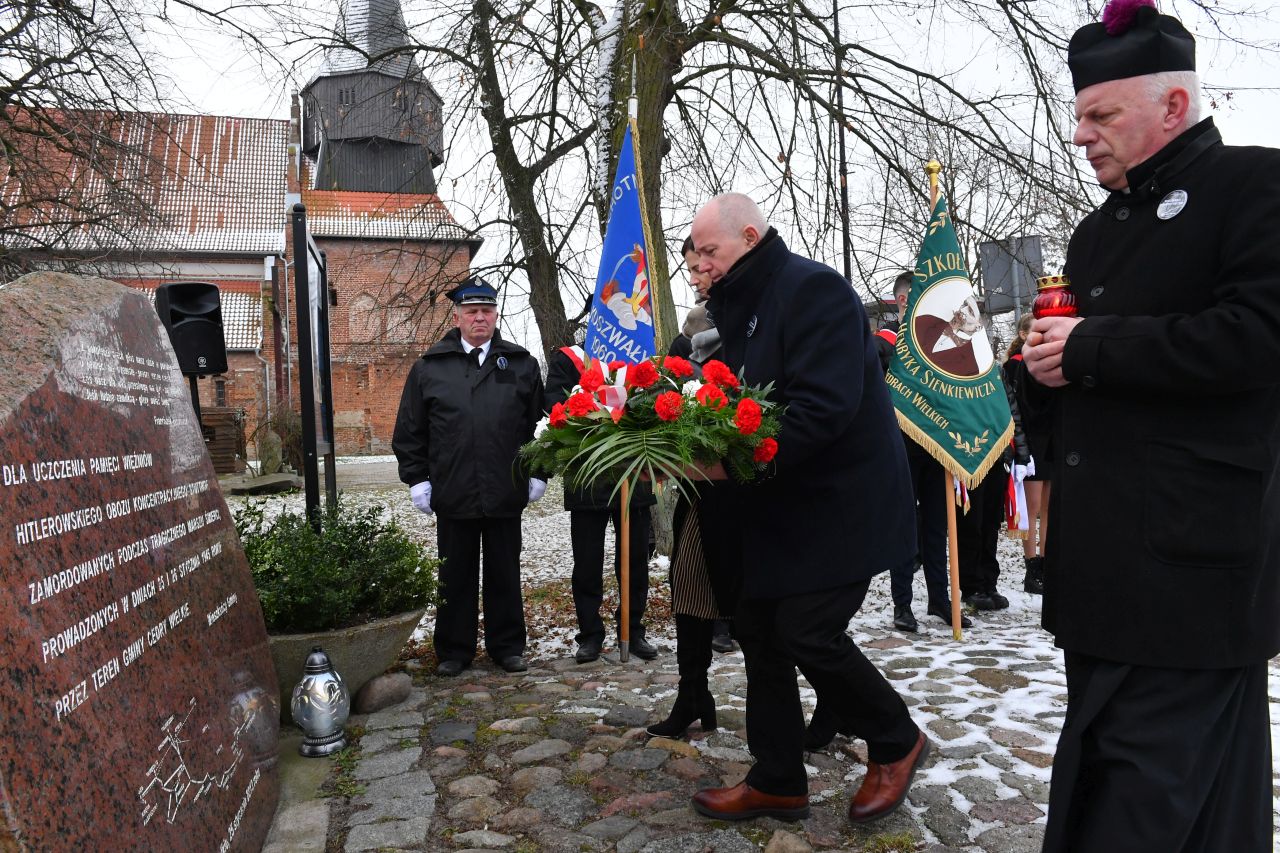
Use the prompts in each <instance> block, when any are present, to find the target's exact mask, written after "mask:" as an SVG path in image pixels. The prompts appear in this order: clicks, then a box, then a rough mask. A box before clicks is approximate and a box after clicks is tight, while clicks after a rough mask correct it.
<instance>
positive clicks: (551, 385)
mask: <svg viewBox="0 0 1280 853" xmlns="http://www.w3.org/2000/svg"><path fill="white" fill-rule="evenodd" d="M580 378H581V376H580V374H579V373H578V367H577V365H575V364H574V363H573V360H572V359H570V358H569V356H567V355H565V354H564V352H562V351H561V350H556V351H555V352H553V353H552V354H551V360H550V362H548V364H547V387H546V390H545V391H544V392H543V395H542V410H543V411H544V412H550V411H551V407H552V406H554V405H555V404H556V403H563V402H564V401H565V400H567V399H568V398H569V392H570V391H572V390H573V386H575V385H577V384H578V380H579V379H580ZM615 485H617V484H616V483H612V482H607V483H606V482H601V481H597V482H595V483H594V484H592V485H591V487H590V488H587V489H573V488H570V487H569V484H568V483H567V482H566V483H565V489H564V508H565V509H567V510H591V511H595V512H599V511H601V510H606V509H609V508H611V507H617V506H619V505H620V504H621V503H622V501H621V498H620V497H619V496H618V495H617V494H615V493H614V491H613V488H614V486H615ZM610 495H612V496H613V499H612V500H610V499H609V498H610ZM657 502H658V501H657V499H656V498H654V496H653V489H652V488H651V487H650V486H649V484H648V483H641V484H640V485H639V487H637V488H636V490H635V491H634V493H633V494H632V495H631V508H632V509H633V510H634V509H641V508H644V507H651V506H653V505H654V504H655V503H657Z"/></svg>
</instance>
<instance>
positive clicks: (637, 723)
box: [268, 463, 1280, 853]
mask: <svg viewBox="0 0 1280 853" xmlns="http://www.w3.org/2000/svg"><path fill="white" fill-rule="evenodd" d="M381 464H382V465H384V466H385V463H381ZM379 476H383V477H385V472H384V473H383V474H381V475H379ZM392 476H394V475H393V474H392ZM376 479H377V478H376V477H369V478H366V479H364V480H363V481H362V485H361V486H356V489H357V491H356V492H354V493H353V495H352V496H353V497H354V498H355V499H357V500H374V501H377V502H380V503H385V504H386V505H387V506H389V507H390V508H392V510H393V512H395V514H396V515H397V516H398V517H400V518H401V519H402V520H403V521H405V523H407V524H409V525H411V526H413V525H417V528H416V529H418V530H419V532H420V533H421V534H422V536H423V538H424V540H430V539H433V538H434V529H433V527H434V525H432V524H431V520H430V519H427V518H425V517H422V516H417V515H416V514H413V513H407V512H406V511H405V507H403V506H402V504H403V503H405V501H404V500H403V498H404V495H403V494H402V491H403V490H402V489H399V488H398V487H394V486H391V487H388V486H386V485H385V484H384V485H383V486H381V487H380V486H379V484H378V483H377V482H376ZM355 482H356V481H355V480H353V481H352V485H355ZM361 488H363V489H364V491H360V489H361ZM380 489H381V490H380ZM549 497H550V501H545V500H544V502H543V503H542V504H540V505H539V506H538V507H537V508H536V510H535V511H533V512H530V513H527V514H526V524H525V527H526V554H525V560H524V561H522V562H523V563H525V566H524V568H525V577H526V587H527V589H526V600H527V602H528V607H527V609H528V610H529V612H530V616H531V619H530V626H531V628H530V632H531V638H530V654H529V657H530V662H531V664H532V668H531V669H530V671H529V672H528V673H523V674H520V675H508V674H506V673H504V672H502V671H501V670H497V669H496V668H494V667H493V666H492V665H491V664H490V663H489V662H488V661H487V660H486V659H484V658H483V657H479V658H477V661H476V664H475V666H474V667H473V668H472V669H469V670H467V671H465V672H464V673H463V674H462V675H461V676H458V677H456V678H439V677H437V676H435V675H434V674H433V673H432V672H431V668H430V662H429V661H427V662H420V661H410V662H409V665H408V667H407V669H408V670H409V671H410V672H411V674H413V676H414V681H415V687H414V690H413V693H412V695H411V696H410V698H409V699H408V700H406V701H405V702H403V703H401V704H400V705H397V706H395V707H394V708H391V709H388V710H386V711H383V712H380V713H377V714H373V715H369V716H367V717H353V718H352V720H351V725H350V731H351V732H352V733H353V734H354V735H356V738H355V745H354V746H353V748H352V749H351V750H350V751H349V753H348V754H347V755H345V756H344V757H343V759H342V760H341V761H336V762H320V761H316V760H311V761H306V760H302V759H290V760H287V761H286V769H285V773H284V775H285V778H286V782H287V783H288V781H289V780H290V779H293V780H295V784H294V785H293V787H294V788H295V789H296V788H299V787H301V788H306V787H307V785H310V790H311V792H312V793H311V794H308V793H306V791H303V792H302V793H298V792H297V791H296V790H294V791H293V792H292V793H291V792H290V791H289V790H286V799H285V802H284V803H283V804H282V811H281V813H280V814H279V815H278V817H277V822H276V826H275V828H274V833H273V836H272V843H271V844H270V845H269V846H268V850H269V851H271V853H280V851H293V850H329V851H362V850H440V851H443V850H450V851H465V850H490V849H505V850H510V851H515V853H534V851H594V850H617V851H624V853H632V851H643V853H683V851H689V853H696V851H750V850H760V849H764V850H767V851H770V853H789V851H805V850H847V851H879V853H884V851H932V853H941V851H968V853H978V851H983V853H1023V851H1028V853H1030V851H1038V850H1039V849H1040V840H1041V837H1042V833H1043V826H1044V814H1045V808H1046V803H1047V800H1048V782H1049V774H1050V765H1051V763H1052V758H1053V750H1054V744H1055V743H1056V740H1057V733H1058V730H1059V727H1060V725H1061V720H1062V715H1063V712H1064V710H1065V679H1064V676H1063V673H1062V659H1061V654H1060V652H1058V651H1057V650H1056V649H1054V648H1053V646H1052V642H1051V639H1050V638H1049V637H1048V636H1047V635H1046V634H1045V633H1044V631H1042V630H1041V629H1040V628H1039V625H1038V623H1039V614H1038V599H1037V598H1035V597H1033V596H1029V595H1025V594H1024V593H1022V592H1021V591H1020V590H1018V589H1017V585H1018V584H1019V583H1020V581H1021V577H1022V571H1021V566H1020V563H1021V560H1020V558H1019V554H1018V552H1017V546H1016V545H1015V544H1014V543H1013V542H1010V541H1006V542H1004V543H1002V545H1001V562H1002V565H1003V566H1004V567H1005V578H1006V581H1005V582H1002V585H1001V588H1002V589H1003V590H1004V591H1006V592H1007V594H1008V595H1009V597H1010V599H1012V602H1013V606H1012V607H1011V608H1010V609H1009V610H1007V611H1003V612H1000V613H995V614H977V615H975V617H974V618H975V623H976V624H975V625H974V627H973V629H971V630H969V631H967V632H966V634H965V638H964V640H963V641H962V642H959V643H957V642H955V641H953V640H952V639H951V637H950V632H949V631H948V630H947V629H946V628H945V626H944V625H943V623H942V622H941V621H940V620H937V619H932V618H929V619H924V620H922V622H921V626H922V631H921V633H919V634H915V635H910V634H902V633H900V632H896V631H894V630H892V628H891V626H890V624H889V621H890V616H891V606H890V601H889V595H888V582H887V578H883V577H882V578H878V579H877V580H876V581H875V582H873V585H872V589H871V592H870V594H869V595H868V600H867V603H866V604H865V605H864V607H863V610H862V612H861V613H860V614H859V615H858V616H857V617H856V618H855V619H854V621H853V622H852V623H851V624H850V631H851V633H852V634H853V635H854V637H855V639H856V640H857V641H858V642H859V644H860V645H861V646H862V647H863V649H864V650H865V651H866V652H867V654H868V656H869V657H871V658H872V660H873V661H874V662H875V663H876V664H877V665H878V666H879V667H880V668H881V670H882V671H883V672H885V674H886V676H887V677H888V678H889V679H890V680H891V681H892V682H893V684H894V686H895V687H896V688H897V689H898V690H899V691H900V692H901V693H902V694H903V696H904V699H905V700H906V702H907V704H908V705H909V706H911V710H912V714H913V716H914V718H915V719H916V721H917V722H918V723H919V724H920V725H921V726H922V727H923V728H924V729H925V730H926V731H927V733H928V734H929V736H930V737H931V738H932V739H933V741H934V745H935V750H934V754H933V755H932V756H931V757H930V758H929V760H928V761H927V762H926V765H925V767H924V768H922V771H921V773H920V774H919V775H918V776H917V779H916V782H915V785H914V786H913V788H912V791H911V795H910V797H909V799H908V802H907V803H906V804H905V805H904V807H903V808H902V809H900V810H899V811H898V812H897V813H895V814H893V815H891V816H889V817H887V818H885V819H883V820H881V821H880V822H878V823H876V824H873V825H872V826H871V827H869V828H855V827H853V826H852V825H851V824H849V823H848V821H847V820H846V818H845V811H846V809H847V806H848V800H849V797H850V796H851V795H852V793H853V792H854V791H855V790H857V787H858V785H859V784H860V782H861V780H862V777H863V774H864V762H865V746H864V745H863V744H862V743H861V742H857V741H853V742H851V741H848V740H845V739H844V738H837V740H836V742H835V744H833V746H832V747H831V748H830V749H828V750H827V751H825V752H822V753H811V754H809V755H808V756H807V765H808V769H809V776H810V799H811V803H812V806H813V809H812V816H811V817H810V818H809V819H808V820H805V821H802V822H798V823H782V822H779V821H776V820H772V819H760V820H753V821H747V822H744V823H737V824H730V823H725V822H718V821H710V820H707V819H705V818H702V817H700V816H698V815H697V814H696V813H695V812H694V811H693V810H692V809H691V808H690V806H689V798H690V796H691V795H692V794H693V792H694V791H696V790H697V789H698V788H700V787H704V786H708V785H714V786H718V785H731V784H734V783H736V782H737V781H739V780H740V779H741V778H742V776H743V774H745V772H746V770H747V767H748V766H749V763H750V761H751V757H750V754H749V753H748V752H747V745H746V733H745V730H744V722H743V708H744V706H745V695H746V679H745V675H744V672H743V667H742V658H741V655H740V654H739V653H733V654H729V655H719V656H717V658H716V660H715V662H714V663H713V671H712V680H711V687H712V691H713V692H714V694H715V696H716V701H717V705H718V707H719V723H720V728H719V729H718V730H716V731H714V732H710V733H707V732H701V731H700V730H699V729H698V727H697V726H696V725H695V726H694V728H693V729H691V731H690V734H691V735H692V737H691V739H690V740H688V741H673V740H663V739H653V740H650V739H648V738H647V737H646V736H645V735H644V731H643V726H644V725H645V724H647V723H649V722H653V721H656V720H659V719H661V718H663V717H664V716H665V715H666V712H667V710H668V709H669V708H670V704H671V701H672V697H673V695H674V690H675V683H676V681H677V677H676V671H675V669H676V668H675V655H674V642H673V639H672V634H671V630H670V626H669V624H664V623H663V622H662V620H661V613H662V611H661V606H660V602H661V598H662V596H663V595H664V592H665V584H664V583H662V582H661V581H660V579H661V575H662V574H663V573H661V572H655V573H654V589H653V590H652V593H651V602H653V603H654V604H655V605H657V606H655V607H654V608H653V611H652V612H653V613H654V615H655V617H656V618H655V620H654V621H655V623H656V624H652V625H651V628H650V637H651V639H653V640H654V641H655V644H656V645H658V646H659V648H660V649H661V650H662V652H663V653H662V655H661V656H660V657H659V658H658V659H657V660H656V661H653V662H652V663H645V662H642V661H639V660H637V659H635V658H632V660H631V661H630V662H628V663H626V664H623V663H620V662H619V661H618V660H617V656H616V654H614V653H609V652H607V653H606V655H605V657H604V658H602V659H601V660H600V661H598V662H596V663H592V664H587V665H584V666H579V665H577V664H575V663H574V662H573V660H572V657H570V655H571V653H572V650H573V646H572V642H571V640H569V639H568V637H569V635H570V634H571V630H570V629H569V628H566V627H565V619H566V613H565V612H563V611H565V610H566V608H569V607H571V605H570V604H569V602H568V601H567V599H566V596H565V594H564V589H563V585H564V581H565V579H566V578H567V574H568V572H567V566H566V565H565V558H564V556H562V555H563V552H565V551H567V547H565V543H567V523H565V521H566V519H567V514H565V513H563V512H559V511H558V505H559V504H558V497H556V496H554V495H552V496H549ZM531 545H532V547H530V546H531ZM549 590H554V593H550V592H548V591H549ZM916 594H917V606H916V615H917V616H918V617H919V616H922V612H921V611H922V610H923V605H922V604H921V602H922V601H923V596H924V590H923V583H922V581H921V579H920V578H919V576H917V579H916ZM609 606H612V605H611V604H610V605H609ZM567 618H568V621H569V622H572V612H571V609H569V611H568V614H567ZM426 627H429V625H424V628H426ZM1273 666H1275V664H1274V663H1273ZM1272 682H1273V688H1272V707H1273V709H1275V710H1273V720H1280V696H1277V687H1276V686H1275V685H1276V683H1277V682H1280V679H1276V678H1273V679H1272ZM801 686H802V695H803V698H804V701H805V703H806V709H807V710H809V711H811V710H812V704H813V694H812V691H809V690H808V689H807V687H806V686H805V684H804V682H803V680H802V681H801ZM295 746H296V740H293V741H287V742H286V743H285V746H284V748H285V749H292V748H294V747H295ZM326 765H327V768H326V769H327V771H328V776H327V780H326V781H325V782H324V785H323V790H322V791H321V793H320V795H319V796H318V797H317V796H315V795H314V791H315V788H316V786H317V785H318V784H319V781H318V778H319V776H322V775H324V774H323V773H320V772H319V771H317V769H316V768H317V766H321V767H325V766H326ZM298 779H302V780H303V782H304V784H302V785H298V784H296V781H297V780H298ZM1277 791H1278V792H1280V783H1278V787H1277Z"/></svg>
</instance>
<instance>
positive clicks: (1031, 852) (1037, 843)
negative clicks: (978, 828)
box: [977, 824, 1044, 853]
mask: <svg viewBox="0 0 1280 853" xmlns="http://www.w3.org/2000/svg"><path fill="white" fill-rule="evenodd" d="M977 841H978V844H980V845H981V846H982V849H983V850H999V851H1000V853H1039V851H1040V849H1041V847H1043V846H1044V827H1043V826H1040V825H1037V824H1024V825H1021V826H998V827H996V828H995V829H988V830H987V831H986V832H984V833H982V834H981V835H979V836H978V838H977Z"/></svg>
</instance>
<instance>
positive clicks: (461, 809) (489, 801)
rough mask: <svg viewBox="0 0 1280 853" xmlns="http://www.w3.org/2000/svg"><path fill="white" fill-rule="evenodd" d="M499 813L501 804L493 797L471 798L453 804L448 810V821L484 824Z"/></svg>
mask: <svg viewBox="0 0 1280 853" xmlns="http://www.w3.org/2000/svg"><path fill="white" fill-rule="evenodd" d="M500 811H502V803H500V802H498V801H497V800H495V799H494V798H493V797H472V798H470V799H467V800H462V801H460V802H458V803H455V804H454V805H453V807H452V808H451V809H449V820H456V821H462V822H464V823H484V822H485V821H487V820H488V819H489V818H491V817H493V816H494V815H496V814H497V813H498V812H500Z"/></svg>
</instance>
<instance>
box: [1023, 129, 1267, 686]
mask: <svg viewBox="0 0 1280 853" xmlns="http://www.w3.org/2000/svg"><path fill="white" fill-rule="evenodd" d="M1128 183H1129V186H1130V187H1131V188H1132V189H1133V191H1132V192H1131V193H1129V194H1123V193H1112V194H1111V196H1110V197H1109V198H1108V199H1107V200H1106V202H1105V203H1104V204H1103V205H1102V207H1101V208H1099V209H1098V210H1096V211H1094V212H1093V213H1091V214H1090V215H1089V216H1088V217H1086V218H1085V220H1084V221H1083V222H1082V223H1081V224H1080V226H1079V228H1077V229H1076V231H1075V234H1074V235H1072V238H1071V243H1070V246H1069V248H1068V250H1067V264H1066V270H1065V271H1066V274H1067V275H1068V276H1069V277H1070V279H1071V289H1072V291H1073V292H1074V293H1075V296H1076V299H1077V300H1078V301H1079V308H1080V316H1081V317H1084V318H1085V319H1084V321H1083V322H1081V323H1080V324H1079V325H1077V326H1076V327H1075V329H1074V331H1073V332H1072V334H1071V336H1070V337H1069V338H1068V339H1067V346H1066V349H1065V352H1064V356H1063V374H1064V375H1065V377H1066V378H1067V379H1068V380H1069V381H1070V383H1071V384H1070V385H1068V386H1067V387H1065V388H1063V389H1061V390H1059V391H1056V392H1050V395H1051V397H1052V398H1053V400H1054V403H1055V404H1056V411H1055V413H1054V414H1055V419H1054V420H1055V430H1054V436H1053V446H1054V455H1055V456H1056V457H1057V458H1056V459H1055V460H1054V461H1055V466H1054V469H1053V475H1052V477H1053V497H1052V500H1051V501H1050V502H1049V504H1050V507H1049V510H1050V514H1051V518H1050V524H1049V530H1050V537H1051V538H1050V541H1049V543H1048V551H1047V555H1046V570H1047V578H1046V583H1045V587H1046V589H1045V596H1044V624H1045V627H1046V628H1048V629H1049V630H1050V631H1052V632H1053V633H1054V634H1055V635H1056V639H1057V643H1058V645H1060V646H1061V647H1063V648H1064V649H1068V650H1070V651H1074V652H1082V653H1085V654H1089V655H1094V656H1096V657H1100V658H1106V659H1110V660H1115V661H1120V662H1124V663H1135V664H1142V665H1148V666H1159V667H1188V668H1214V667H1239V666H1245V665H1248V664H1253V663H1257V662H1260V661H1265V660H1267V659H1268V658H1270V657H1272V656H1273V655H1275V654H1276V653H1277V651H1280V476H1278V472H1280V371H1278V369H1277V368H1280V239H1277V237H1276V231H1275V227H1276V223H1277V222H1280V151H1277V150H1276V149H1272V148H1236V147H1231V148H1228V147H1226V146H1224V145H1223V144H1222V140H1221V137H1220V136H1219V135H1218V131H1217V129H1216V128H1214V126H1213V121H1212V119H1206V120H1205V121H1202V122H1201V123H1200V124H1198V125H1196V126H1195V127H1193V128H1191V129H1190V130H1188V131H1187V132H1186V133H1184V134H1183V135H1182V136H1180V137H1178V138H1177V139H1176V140H1174V141H1173V142H1171V143H1170V144H1169V145H1168V146H1166V147H1165V148H1164V149H1163V150H1162V151H1160V152H1159V153H1157V154H1156V155H1155V156H1153V157H1152V158H1151V159H1149V160H1148V161H1146V162H1144V163H1142V164H1140V165H1138V166H1137V167H1135V168H1134V169H1132V170H1131V171H1130V172H1129V174H1128ZM1180 202H1181V204H1182V206H1181V207H1180V206H1179V204H1180ZM1036 387H1037V389H1039V390H1040V391H1042V392H1043V391H1044V389H1043V388H1041V387H1040V386H1036ZM1038 462H1039V460H1037V463H1038Z"/></svg>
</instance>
